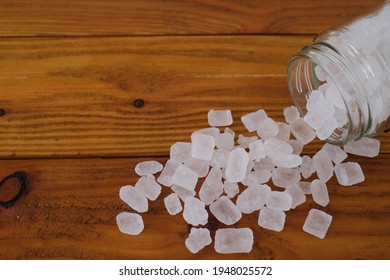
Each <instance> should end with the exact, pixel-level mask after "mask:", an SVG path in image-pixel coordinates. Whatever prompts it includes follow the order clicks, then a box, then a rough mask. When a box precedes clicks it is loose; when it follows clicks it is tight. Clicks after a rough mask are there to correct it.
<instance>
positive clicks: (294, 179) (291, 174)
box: [272, 167, 301, 188]
mask: <svg viewBox="0 0 390 280" xmlns="http://www.w3.org/2000/svg"><path fill="white" fill-rule="evenodd" d="M300 180H301V175H300V174H299V171H298V170H296V169H290V168H286V167H278V168H275V169H274V171H273V172H272V182H273V184H274V185H275V186H277V187H282V188H287V187H288V186H289V185H291V184H294V183H298V182H299V181H300Z"/></svg>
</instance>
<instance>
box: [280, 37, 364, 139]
mask: <svg viewBox="0 0 390 280" xmlns="http://www.w3.org/2000/svg"><path fill="white" fill-rule="evenodd" d="M346 48H349V49H348V50H344V51H340V50H337V49H335V48H334V47H333V46H332V45H330V44H328V43H327V42H326V41H314V42H313V43H312V44H310V45H309V46H306V47H304V48H303V49H302V50H301V52H299V53H298V54H297V55H295V56H294V57H293V58H292V59H291V60H290V63H289V65H288V75H287V76H288V86H289V89H290V93H291V97H292V100H293V102H294V105H295V106H296V107H297V108H298V110H299V111H300V113H301V115H302V116H303V115H305V114H306V112H307V109H306V103H307V100H308V99H309V97H310V94H311V92H312V91H313V90H319V88H320V87H321V85H323V84H324V82H322V81H320V80H319V79H318V78H317V76H316V72H315V67H316V66H317V65H318V66H320V67H321V68H322V69H323V70H324V71H325V73H326V75H327V77H328V81H329V80H330V81H331V83H333V84H334V85H335V87H336V89H337V94H338V95H339V96H338V97H339V98H340V99H341V100H342V102H343V103H344V106H345V110H344V111H345V114H346V118H347V122H346V124H344V125H343V126H341V127H338V128H337V129H335V130H334V132H333V133H332V135H331V136H330V137H329V138H328V139H327V142H329V143H332V144H336V145H343V144H345V143H347V142H349V141H351V140H357V139H360V138H361V137H363V136H365V135H368V132H369V131H370V128H371V118H370V110H369V104H368V102H367V97H366V96H367V95H366V94H365V93H366V92H367V91H369V89H367V88H366V87H367V85H366V84H364V83H362V81H363V79H361V77H360V76H361V73H359V72H360V71H363V72H364V67H366V65H365V63H364V61H361V57H360V56H359V54H358V52H357V51H356V50H355V49H353V48H352V47H351V46H346ZM345 53H347V54H348V55H345Z"/></svg>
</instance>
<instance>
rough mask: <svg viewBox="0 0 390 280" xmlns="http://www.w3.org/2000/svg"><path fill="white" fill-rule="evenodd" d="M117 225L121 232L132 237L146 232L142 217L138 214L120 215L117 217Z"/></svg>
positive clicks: (124, 213) (127, 213) (123, 213)
mask: <svg viewBox="0 0 390 280" xmlns="http://www.w3.org/2000/svg"><path fill="white" fill-rule="evenodd" d="M116 224H117V225H118V228H119V230H120V231H121V232H123V233H126V234H130V235H138V234H140V233H141V232H142V231H143V230H144V222H143V220H142V217H141V215H139V214H136V213H129V212H122V213H119V214H118V215H117V216H116Z"/></svg>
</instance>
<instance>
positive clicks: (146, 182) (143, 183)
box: [135, 176, 161, 201]
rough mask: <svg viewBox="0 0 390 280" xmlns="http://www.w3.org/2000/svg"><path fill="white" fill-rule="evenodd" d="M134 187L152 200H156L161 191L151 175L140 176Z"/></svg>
mask: <svg viewBox="0 0 390 280" xmlns="http://www.w3.org/2000/svg"><path fill="white" fill-rule="evenodd" d="M135 188H136V189H137V190H139V191H140V192H141V193H142V194H143V195H145V196H146V198H147V199H149V200H152V201H154V200H156V199H157V197H158V196H159V195H160V193H161V186H160V185H159V184H158V183H157V182H156V180H155V179H154V177H153V176H142V177H141V178H139V180H138V181H137V183H136V184H135Z"/></svg>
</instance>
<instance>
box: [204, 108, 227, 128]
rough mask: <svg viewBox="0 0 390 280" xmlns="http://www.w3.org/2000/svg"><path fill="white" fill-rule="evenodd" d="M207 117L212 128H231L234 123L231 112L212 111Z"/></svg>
mask: <svg viewBox="0 0 390 280" xmlns="http://www.w3.org/2000/svg"><path fill="white" fill-rule="evenodd" d="M207 117H208V120H209V125H210V126H229V125H231V124H232V123H233V117H232V112H231V111H230V110H210V111H209V112H208V114H207Z"/></svg>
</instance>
